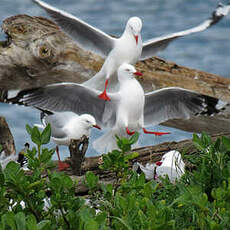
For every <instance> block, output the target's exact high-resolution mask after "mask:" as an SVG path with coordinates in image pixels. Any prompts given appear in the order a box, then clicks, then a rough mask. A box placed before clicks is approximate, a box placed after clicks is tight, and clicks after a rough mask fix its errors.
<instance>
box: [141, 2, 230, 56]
mask: <svg viewBox="0 0 230 230" xmlns="http://www.w3.org/2000/svg"><path fill="white" fill-rule="evenodd" d="M229 11H230V3H229V4H227V5H223V4H221V3H219V4H218V6H217V8H216V9H215V11H213V12H212V16H211V17H210V18H208V19H207V20H205V21H204V22H203V23H201V24H200V25H198V26H196V27H193V28H191V29H188V30H184V31H180V32H176V33H172V34H168V35H165V36H160V37H157V38H153V39H150V40H148V41H146V42H144V43H143V49H142V54H141V57H140V60H145V59H147V58H150V57H153V56H154V55H156V53H157V52H159V51H162V50H164V49H165V48H166V47H167V46H168V45H169V43H170V42H171V41H173V40H174V39H177V38H179V37H183V36H186V35H189V34H193V33H197V32H201V31H204V30H206V29H208V28H209V27H211V26H212V25H214V24H216V23H217V22H219V21H220V20H221V19H222V18H223V17H224V16H226V15H227V14H228V13H229Z"/></svg>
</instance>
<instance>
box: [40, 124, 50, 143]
mask: <svg viewBox="0 0 230 230" xmlns="http://www.w3.org/2000/svg"><path fill="white" fill-rule="evenodd" d="M50 137H51V126H50V124H48V125H47V126H46V127H45V129H44V130H43V132H42V134H41V144H43V145H45V144H48V143H49V141H50Z"/></svg>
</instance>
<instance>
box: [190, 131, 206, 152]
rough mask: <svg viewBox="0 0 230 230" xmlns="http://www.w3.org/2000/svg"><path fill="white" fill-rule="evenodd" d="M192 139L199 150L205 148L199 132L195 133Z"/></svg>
mask: <svg viewBox="0 0 230 230" xmlns="http://www.w3.org/2000/svg"><path fill="white" fill-rule="evenodd" d="M192 141H193V143H194V145H195V146H196V148H197V149H198V150H200V151H203V150H204V146H203V143H202V141H201V139H200V138H199V136H198V135H197V134H195V133H194V134H193V138H192Z"/></svg>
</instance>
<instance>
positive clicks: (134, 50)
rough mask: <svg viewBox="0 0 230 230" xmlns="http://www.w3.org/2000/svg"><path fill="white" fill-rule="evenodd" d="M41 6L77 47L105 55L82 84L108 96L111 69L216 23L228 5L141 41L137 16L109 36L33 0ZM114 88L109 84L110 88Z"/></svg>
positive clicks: (140, 25)
mask: <svg viewBox="0 0 230 230" xmlns="http://www.w3.org/2000/svg"><path fill="white" fill-rule="evenodd" d="M33 2H35V3H37V4H38V5H39V6H40V7H42V8H43V9H44V10H45V11H46V12H47V13H48V14H49V15H50V16H51V17H52V18H53V19H54V20H55V21H56V23H57V24H58V25H59V26H60V27H61V29H62V30H63V31H64V32H66V33H67V34H68V35H70V36H71V37H72V38H73V39H74V40H75V42H76V43H77V45H79V46H80V47H81V48H84V49H86V50H89V51H91V52H94V53H96V54H98V55H100V56H102V57H104V58H106V60H105V62H104V64H103V66H102V68H101V70H100V71H99V72H98V73H97V74H96V75H95V76H94V77H93V78H91V79H90V80H88V81H86V82H85V83H84V85H86V86H89V87H93V88H96V89H99V90H103V88H104V91H103V92H102V93H101V94H100V95H99V97H100V98H102V99H103V100H110V97H109V96H108V95H107V93H106V88H107V86H108V83H109V81H108V79H109V78H110V77H111V78H112V79H111V81H112V83H113V84H116V83H117V78H116V74H115V72H116V71H117V69H118V67H119V66H120V65H121V64H122V63H124V62H125V63H129V64H135V63H136V62H137V61H138V60H145V59H147V58H149V57H153V56H154V55H155V54H156V53H157V52H158V51H161V50H164V49H165V48H166V47H167V46H168V44H169V43H170V42H171V41H173V40H174V39H176V38H179V37H183V36H186V35H189V34H192V33H196V32H201V31H204V30H206V29H207V28H209V27H210V26H212V25H214V24H215V23H217V22H218V21H219V20H220V19H221V18H223V17H224V16H225V15H227V14H228V13H229V11H230V5H229V4H228V5H223V4H219V5H218V6H217V8H216V9H215V11H213V13H212V16H211V17H210V18H208V19H207V20H205V21H204V22H202V23H201V24H199V25H198V26H196V27H192V28H190V29H188V30H184V31H180V32H176V33H172V34H168V35H165V36H160V37H156V38H152V39H150V40H147V41H145V42H143V43H142V39H141V29H142V21H141V19H140V18H138V17H131V18H130V19H129V20H128V22H127V24H126V27H125V30H124V32H123V34H122V35H121V37H120V38H115V37H112V36H110V35H108V34H106V33H104V32H103V31H101V30H100V29H98V28H95V27H93V26H91V25H89V24H88V23H86V22H84V21H82V20H81V19H79V18H77V17H75V16H73V15H72V14H69V13H67V12H65V11H63V10H59V9H57V8H55V7H53V6H51V5H49V4H47V3H45V2H43V1H40V0H33ZM111 88H114V87H113V85H111V84H110V89H111Z"/></svg>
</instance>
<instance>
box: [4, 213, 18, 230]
mask: <svg viewBox="0 0 230 230" xmlns="http://www.w3.org/2000/svg"><path fill="white" fill-rule="evenodd" d="M1 221H2V223H3V226H9V227H10V230H16V225H15V221H14V214H13V213H12V212H8V213H6V214H4V215H3V216H2V218H1ZM4 229H9V228H4Z"/></svg>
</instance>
